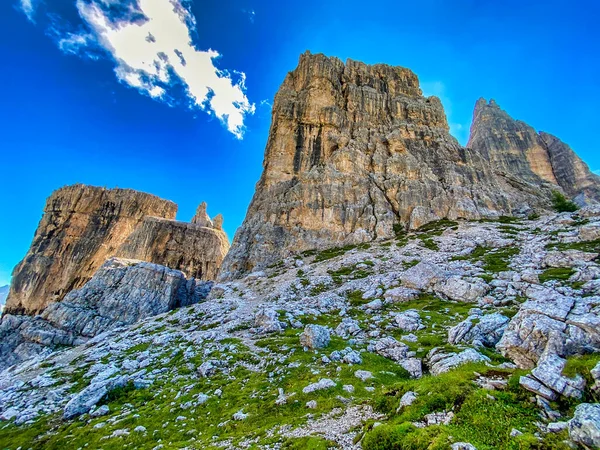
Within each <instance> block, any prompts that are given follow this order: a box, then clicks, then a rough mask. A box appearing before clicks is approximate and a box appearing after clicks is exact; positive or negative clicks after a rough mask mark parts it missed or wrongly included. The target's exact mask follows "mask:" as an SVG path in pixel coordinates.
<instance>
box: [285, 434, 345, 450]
mask: <svg viewBox="0 0 600 450" xmlns="http://www.w3.org/2000/svg"><path fill="white" fill-rule="evenodd" d="M332 447H333V448H338V446H337V445H336V444H335V442H332V441H328V440H326V439H323V438H320V437H313V436H307V437H303V438H297V439H288V440H287V441H285V442H284V443H283V446H282V448H283V449H284V450H327V449H329V448H332Z"/></svg>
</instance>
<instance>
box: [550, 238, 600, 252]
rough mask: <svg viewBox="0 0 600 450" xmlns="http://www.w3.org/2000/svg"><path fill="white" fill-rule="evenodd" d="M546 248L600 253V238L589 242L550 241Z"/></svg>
mask: <svg viewBox="0 0 600 450" xmlns="http://www.w3.org/2000/svg"><path fill="white" fill-rule="evenodd" d="M546 250H558V251H561V252H564V251H567V250H579V251H580V252H586V253H600V239H597V240H595V241H588V242H571V243H562V242H558V243H556V242H555V243H550V244H548V245H546Z"/></svg>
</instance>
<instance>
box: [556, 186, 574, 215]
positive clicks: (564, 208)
mask: <svg viewBox="0 0 600 450" xmlns="http://www.w3.org/2000/svg"><path fill="white" fill-rule="evenodd" d="M552 206H553V207H554V210H555V211H556V212H559V213H562V212H575V211H577V210H578V209H579V206H577V205H576V204H575V203H573V202H572V201H571V200H567V199H566V198H565V196H564V195H563V194H561V193H560V192H558V191H554V192H552Z"/></svg>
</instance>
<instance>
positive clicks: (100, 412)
mask: <svg viewBox="0 0 600 450" xmlns="http://www.w3.org/2000/svg"><path fill="white" fill-rule="evenodd" d="M109 412H110V408H109V407H108V405H102V406H100V407H98V408H96V409H94V410H93V411H92V412H90V416H92V417H101V416H105V415H107V414H108V413H109Z"/></svg>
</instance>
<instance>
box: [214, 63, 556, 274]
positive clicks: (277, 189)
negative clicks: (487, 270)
mask: <svg viewBox="0 0 600 450" xmlns="http://www.w3.org/2000/svg"><path fill="white" fill-rule="evenodd" d="M263 165H264V171H263V174H262V177H261V179H260V181H259V182H258V184H257V188H256V193H255V196H254V198H253V200H252V203H251V205H250V207H249V210H248V213H247V216H246V219H245V221H244V224H243V225H242V227H241V229H240V230H239V231H238V233H237V234H236V237H235V240H234V243H233V246H232V249H231V250H230V252H229V254H228V256H227V258H226V259H225V262H224V265H223V269H222V272H221V273H222V276H221V277H222V278H223V279H227V278H232V277H237V276H239V275H241V274H243V273H245V272H248V271H250V270H253V269H255V268H260V267H262V266H264V265H267V264H269V263H271V262H275V261H277V260H278V259H281V257H284V256H288V255H289V254H291V253H294V252H298V251H303V250H307V249H312V248H319V247H332V246H335V245H341V244H349V243H357V242H363V241H368V240H373V239H377V238H388V237H391V236H393V234H394V226H406V227H412V228H415V227H418V226H420V225H422V224H424V223H426V222H429V221H432V220H436V219H441V218H444V217H448V218H458V217H464V218H470V219H473V218H480V217H482V216H490V215H497V214H502V213H504V214H510V213H512V212H514V210H515V209H528V208H535V207H541V206H544V205H545V202H546V200H545V199H542V198H539V197H538V196H537V194H536V190H535V189H533V188H531V187H528V186H525V187H523V186H518V187H514V186H513V184H512V182H511V180H510V179H506V178H505V177H502V176H496V175H495V174H494V173H493V172H492V171H491V170H490V169H489V165H488V164H486V163H485V160H484V158H482V155H481V154H480V153H479V152H476V151H472V150H470V149H468V148H467V149H465V148H463V147H461V146H460V145H459V144H458V142H457V141H456V140H455V139H454V138H453V137H452V136H450V134H449V132H448V124H447V121H446V116H445V114H444V110H443V108H442V105H441V102H440V100H439V99H437V98H436V97H429V98H425V97H423V95H422V92H421V90H420V88H419V82H418V79H417V77H416V76H415V74H413V73H412V72H411V71H410V70H408V69H404V68H400V67H391V66H387V65H382V64H379V65H373V66H368V65H365V64H363V63H360V62H355V61H351V60H349V61H348V62H347V63H346V64H344V63H342V61H340V60H339V59H337V58H328V57H326V56H324V55H311V54H310V53H306V54H304V55H302V56H301V58H300V62H299V65H298V67H297V68H296V70H294V71H293V72H290V73H289V74H288V76H287V77H286V79H285V81H284V82H283V85H282V86H281V88H280V89H279V92H278V93H277V95H276V97H275V102H274V105H273V118H272V124H271V130H270V135H269V140H268V143H267V148H266V151H265V158H264V164H263Z"/></svg>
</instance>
